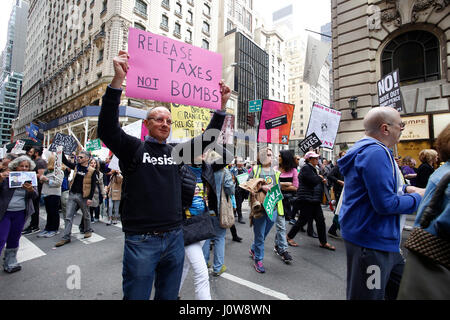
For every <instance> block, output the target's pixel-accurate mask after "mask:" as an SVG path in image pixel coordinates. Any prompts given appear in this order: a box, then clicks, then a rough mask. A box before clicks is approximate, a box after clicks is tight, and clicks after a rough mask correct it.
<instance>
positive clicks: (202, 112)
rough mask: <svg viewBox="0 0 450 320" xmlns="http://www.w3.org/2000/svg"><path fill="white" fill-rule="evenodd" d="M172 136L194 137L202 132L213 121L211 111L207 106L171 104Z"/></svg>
mask: <svg viewBox="0 0 450 320" xmlns="http://www.w3.org/2000/svg"><path fill="white" fill-rule="evenodd" d="M171 113H172V138H173V139H185V138H193V137H195V136H198V135H200V134H202V132H203V130H205V129H206V127H207V126H208V124H209V122H210V121H211V111H210V110H209V109H206V108H198V107H192V106H185V105H182V104H175V103H172V104H171Z"/></svg>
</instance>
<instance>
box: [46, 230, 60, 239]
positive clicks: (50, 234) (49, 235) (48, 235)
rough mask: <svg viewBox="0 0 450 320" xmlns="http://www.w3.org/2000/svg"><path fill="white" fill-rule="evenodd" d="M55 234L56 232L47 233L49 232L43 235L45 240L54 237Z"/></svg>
mask: <svg viewBox="0 0 450 320" xmlns="http://www.w3.org/2000/svg"><path fill="white" fill-rule="evenodd" d="M57 234H58V232H56V231H49V232H47V234H46V235H45V237H46V238H51V237H54V236H56V235H57Z"/></svg>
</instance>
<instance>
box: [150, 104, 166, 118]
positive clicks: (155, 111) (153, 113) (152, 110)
mask: <svg viewBox="0 0 450 320" xmlns="http://www.w3.org/2000/svg"><path fill="white" fill-rule="evenodd" d="M158 111H159V112H164V113H166V112H168V113H169V114H170V111H169V109H167V108H166V107H163V106H159V107H154V108H150V109H148V111H147V117H146V119H148V118H151V117H153V116H154V115H155V114H157V113H158Z"/></svg>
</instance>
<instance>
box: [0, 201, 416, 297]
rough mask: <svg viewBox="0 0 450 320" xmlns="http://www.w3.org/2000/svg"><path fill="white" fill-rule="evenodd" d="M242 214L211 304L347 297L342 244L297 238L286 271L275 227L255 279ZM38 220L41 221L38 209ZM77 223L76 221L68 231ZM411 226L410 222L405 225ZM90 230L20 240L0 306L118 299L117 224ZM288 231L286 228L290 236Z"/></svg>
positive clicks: (120, 238) (2, 283)
mask: <svg viewBox="0 0 450 320" xmlns="http://www.w3.org/2000/svg"><path fill="white" fill-rule="evenodd" d="M243 212H244V217H246V219H245V221H246V222H247V223H246V224H245V225H243V224H239V223H237V224H236V227H237V229H238V234H239V236H241V237H242V238H243V241H242V243H237V242H233V241H232V240H231V233H230V231H227V234H226V248H225V265H226V266H227V269H228V270H227V272H225V273H224V274H223V275H222V276H220V277H213V276H212V275H211V274H210V287H211V295H212V298H213V299H214V300H287V299H293V300H344V299H345V286H346V284H345V279H346V257H345V248H344V243H343V240H342V239H333V238H329V239H328V241H329V242H330V243H331V244H333V245H334V246H335V247H336V251H335V252H332V251H329V250H324V249H322V248H319V242H318V239H313V238H310V237H308V236H306V234H305V233H301V232H300V233H298V235H297V236H296V238H295V240H296V242H297V243H299V245H300V246H299V247H296V248H293V247H289V252H290V253H291V255H292V257H293V262H292V263H291V264H289V265H288V264H285V263H284V262H282V261H281V259H280V258H279V257H278V256H277V255H276V254H275V253H274V252H273V245H274V237H275V226H274V227H273V228H272V230H271V232H270V234H269V235H268V237H267V239H266V242H265V258H264V266H265V268H266V273H264V274H259V273H257V272H256V271H255V270H254V268H253V263H252V260H251V259H250V258H249V254H248V250H249V248H250V245H251V243H252V240H253V232H252V228H250V227H249V224H248V219H247V218H248V212H249V211H248V206H247V204H246V202H244V206H243ZM324 215H325V218H326V224H327V228H328V227H329V226H330V225H331V220H332V213H331V212H330V211H329V210H328V209H327V208H324ZM41 217H45V210H44V209H43V208H41ZM80 219H81V216H80V215H77V217H76V218H75V224H74V225H78V223H79V221H80ZM412 222H413V217H411V218H409V219H408V222H407V224H409V225H412ZM40 226H41V229H42V228H43V227H44V226H45V220H44V219H41V220H40ZM62 226H63V224H61V227H62ZM93 228H94V231H95V234H94V236H93V237H92V238H91V239H89V240H88V241H84V242H83V241H82V239H81V240H80V239H77V237H79V238H81V237H82V236H81V235H80V234H77V233H74V234H72V242H71V243H69V244H67V245H65V246H63V247H60V248H55V247H54V245H55V243H56V242H57V241H59V240H60V238H61V236H62V232H61V233H60V234H59V235H57V236H55V237H53V238H37V236H36V234H34V235H28V236H23V237H22V239H21V252H20V253H19V257H20V258H21V259H24V261H23V262H21V264H22V270H21V271H20V272H16V273H14V274H7V273H5V272H0V300H15V299H25V300H118V299H122V256H123V244H124V235H123V232H122V230H121V228H120V225H117V226H107V225H106V224H105V223H104V222H97V223H95V224H93ZM290 228H291V226H290V225H289V224H287V230H288V231H289V230H290ZM61 231H62V230H61ZM73 231H76V232H77V231H78V228H77V227H74V228H73ZM408 235H409V232H408V231H405V232H403V237H404V238H405V237H406V236H408ZM211 256H212V255H211ZM2 261H3V260H2ZM210 272H212V271H211V269H210ZM78 275H79V277H76V276H78ZM181 299H182V300H191V299H194V284H193V278H192V273H190V274H189V275H188V276H187V279H186V281H185V283H184V285H183V288H182V290H181Z"/></svg>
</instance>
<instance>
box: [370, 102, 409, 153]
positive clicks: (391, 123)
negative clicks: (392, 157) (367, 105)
mask: <svg viewBox="0 0 450 320" xmlns="http://www.w3.org/2000/svg"><path fill="white" fill-rule="evenodd" d="M403 128H404V126H402V119H401V118H400V113H399V112H398V111H397V110H395V109H394V108H392V107H376V108H372V109H371V110H370V111H369V112H368V113H367V114H366V116H365V117H364V130H365V132H366V135H367V136H369V137H372V138H375V139H377V140H379V141H381V142H383V143H384V144H385V145H387V146H388V147H393V146H394V145H395V144H397V143H398V142H399V139H400V136H401V133H402V131H403Z"/></svg>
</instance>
